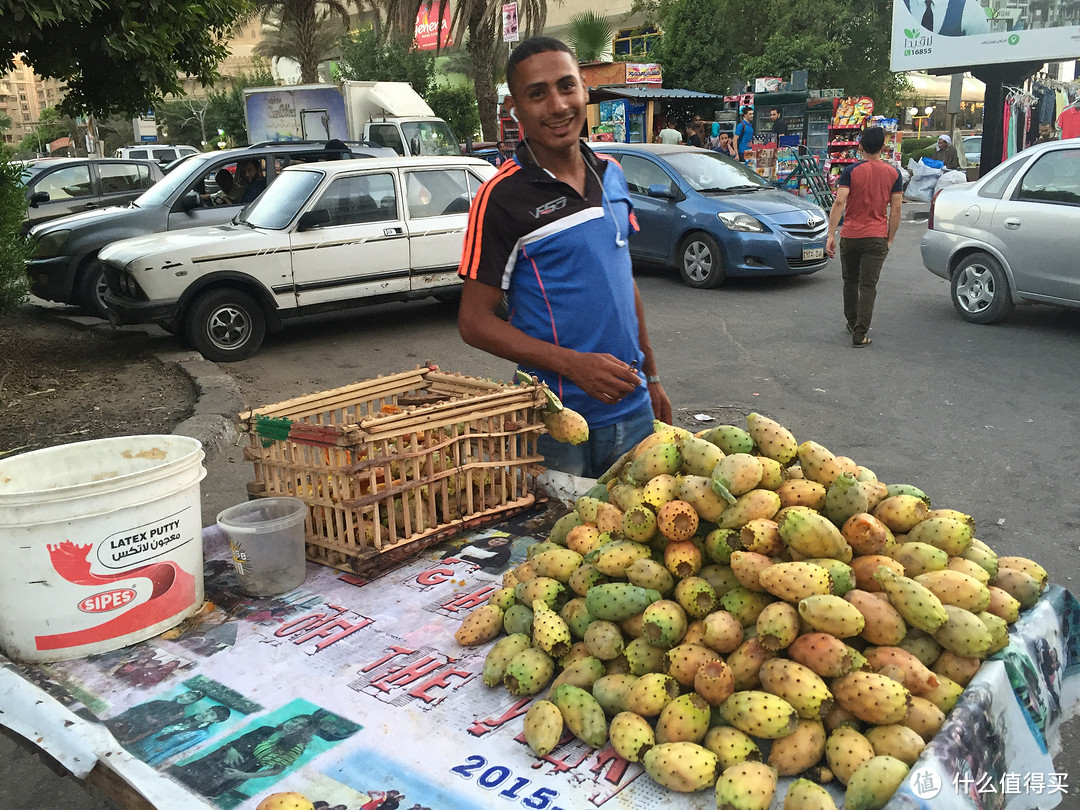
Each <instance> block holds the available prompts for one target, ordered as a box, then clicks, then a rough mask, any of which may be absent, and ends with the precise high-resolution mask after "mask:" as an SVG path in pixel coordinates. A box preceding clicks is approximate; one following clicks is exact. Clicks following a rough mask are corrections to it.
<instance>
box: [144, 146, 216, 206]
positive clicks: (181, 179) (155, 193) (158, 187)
mask: <svg viewBox="0 0 1080 810" xmlns="http://www.w3.org/2000/svg"><path fill="white" fill-rule="evenodd" d="M221 154H222V153H221V152H207V153H206V154H205V155H192V156H191V157H190V158H188V159H187V160H185V161H184V163H183V168H181V169H179V170H178V171H174V172H169V173H168V174H167V175H165V177H164V179H162V180H159V181H158V182H157V183H154V185H152V186H150V188H148V189H147V190H146V191H144V192H143V193H142V194H141V195H140V196H139V197H138V199H136V200H135V205H137V206H139V207H140V208H150V207H152V206H155V205H164V204H165V201H166V200H167V199H169V197H171V196H172V195H173V194H174V193H175V192H176V190H177V189H179V188H181V187H182V186H185V185H187V184H188V183H191V182H192V180H193V179H194V178H196V177H202V176H204V175H205V174H206V171H207V170H206V164H207V163H210V162H211V161H213V160H217V159H220V158H221Z"/></svg>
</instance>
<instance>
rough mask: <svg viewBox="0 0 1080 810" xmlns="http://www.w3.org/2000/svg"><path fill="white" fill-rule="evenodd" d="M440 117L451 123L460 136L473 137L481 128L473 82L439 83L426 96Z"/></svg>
mask: <svg viewBox="0 0 1080 810" xmlns="http://www.w3.org/2000/svg"><path fill="white" fill-rule="evenodd" d="M426 100H427V103H428V104H429V105H430V106H431V109H432V111H433V112H434V113H435V115H437V116H439V118H441V119H443V120H444V121H446V123H448V124H449V125H450V128H451V129H453V130H454V132H455V133H456V134H457V136H458V137H459V138H472V137H475V136H476V133H477V132H478V131H479V130H480V113H479V111H478V110H477V108H476V90H475V89H474V88H473V86H472V84H453V85H439V86H438V87H436V88H435V89H433V90H430V91H429V92H428V94H427V96H426Z"/></svg>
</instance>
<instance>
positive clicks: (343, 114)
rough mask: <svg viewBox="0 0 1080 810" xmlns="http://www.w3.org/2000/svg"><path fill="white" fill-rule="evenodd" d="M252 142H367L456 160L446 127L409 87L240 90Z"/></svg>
mask: <svg viewBox="0 0 1080 810" xmlns="http://www.w3.org/2000/svg"><path fill="white" fill-rule="evenodd" d="M244 117H245V120H246V122H247V131H248V138H249V139H250V141H251V142H252V143H261V142H264V141H325V140H330V139H331V138H337V139H339V140H342V141H370V142H371V143H374V144H377V145H379V146H388V147H390V148H391V149H393V150H394V151H395V152H397V153H398V154H399V155H402V156H404V155H459V154H461V147H460V145H459V144H458V140H457V137H456V136H455V135H454V132H453V130H452V129H450V126H449V124H447V123H446V122H445V121H443V120H442V119H441V118H438V117H436V116H435V113H434V112H432V110H431V107H429V106H428V105H427V102H426V101H424V99H422V98H421V97H420V95H419V94H418V93H417V92H416V91H415V90H413V89H412V86H411V85H410V84H409V83H408V82H360V81H345V82H342V84H341V87H340V88H339V87H338V86H337V85H333V84H298V85H292V86H288V87H248V88H245V89H244Z"/></svg>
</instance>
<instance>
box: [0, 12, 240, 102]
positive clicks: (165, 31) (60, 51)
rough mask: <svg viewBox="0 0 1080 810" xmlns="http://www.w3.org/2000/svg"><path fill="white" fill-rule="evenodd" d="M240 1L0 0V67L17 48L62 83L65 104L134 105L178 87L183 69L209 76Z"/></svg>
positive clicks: (208, 79)
mask: <svg viewBox="0 0 1080 810" xmlns="http://www.w3.org/2000/svg"><path fill="white" fill-rule="evenodd" d="M245 7H246V0H140V2H135V3H121V2H106V0H65V2H58V0H52V1H51V2H42V0H0V19H2V20H3V25H2V26H0V54H2V56H0V73H4V72H7V71H8V70H10V69H11V68H12V67H13V65H14V62H13V59H14V56H13V55H14V54H21V57H20V58H21V59H22V61H23V62H24V63H25V64H27V65H30V66H31V67H32V68H33V69H34V72H35V73H37V74H38V75H39V76H44V77H50V78H55V79H60V80H61V81H63V82H65V83H66V84H67V95H66V96H65V98H64V101H63V102H62V103H61V105H60V106H61V108H62V109H63V110H64V111H65V112H67V113H69V114H72V115H80V114H82V113H83V112H84V111H86V110H89V111H91V112H94V113H95V114H98V115H104V114H106V113H108V112H113V111H117V112H134V111H136V110H139V109H144V108H145V107H146V106H147V105H148V104H149V103H151V102H152V100H153V99H154V98H155V97H157V96H163V95H167V94H170V93H171V94H177V93H180V92H181V86H180V85H181V78H182V77H183V76H184V75H185V74H187V75H189V76H193V77H195V78H196V79H198V80H199V81H200V82H202V83H203V84H205V85H210V84H212V83H213V82H214V80H215V79H217V78H218V73H217V66H218V64H219V63H220V62H221V60H222V59H224V58H225V57H226V56H227V55H228V47H227V45H226V42H227V38H228V36H229V33H230V31H231V30H232V27H233V25H234V24H235V22H236V20H237V19H238V18H239V17H240V16H242V14H243V12H244V9H245Z"/></svg>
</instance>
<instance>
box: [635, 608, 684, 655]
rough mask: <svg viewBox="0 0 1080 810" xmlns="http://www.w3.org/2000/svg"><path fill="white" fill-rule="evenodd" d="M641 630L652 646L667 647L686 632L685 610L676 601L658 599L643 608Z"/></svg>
mask: <svg viewBox="0 0 1080 810" xmlns="http://www.w3.org/2000/svg"><path fill="white" fill-rule="evenodd" d="M644 614H645V615H644V617H643V619H642V625H641V631H642V635H643V636H644V637H645V640H646V641H648V642H649V643H650V644H652V645H653V646H654V647H660V648H663V649H668V648H670V647H674V646H675V645H676V644H678V643H679V642H680V641H681V640H682V637H683V636H684V635H685V634H686V625H687V620H686V611H685V610H683V608H682V606H681V605H680V604H679V603H678V602H674V601H672V600H670V599H660V600H657V601H656V602H653V603H652V604H651V605H649V606H648V607H646V608H645V611H644Z"/></svg>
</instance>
